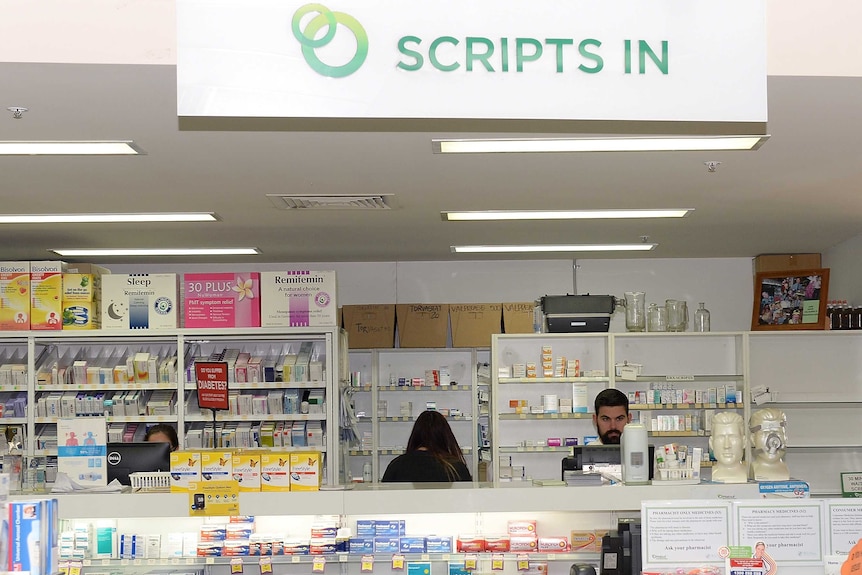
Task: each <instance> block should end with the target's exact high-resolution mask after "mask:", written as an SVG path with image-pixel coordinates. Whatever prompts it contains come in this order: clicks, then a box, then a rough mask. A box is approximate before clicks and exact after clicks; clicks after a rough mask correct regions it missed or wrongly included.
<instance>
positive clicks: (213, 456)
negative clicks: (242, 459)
mask: <svg viewBox="0 0 862 575" xmlns="http://www.w3.org/2000/svg"><path fill="white" fill-rule="evenodd" d="M232 468H233V455H232V454H231V453H230V452H229V451H203V452H201V479H203V480H204V481H229V480H230V479H231V478H232V477H233V472H232Z"/></svg>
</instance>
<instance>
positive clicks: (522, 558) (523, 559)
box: [518, 553, 530, 571]
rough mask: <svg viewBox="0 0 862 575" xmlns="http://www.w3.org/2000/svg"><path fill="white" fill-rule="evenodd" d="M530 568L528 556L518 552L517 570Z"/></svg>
mask: <svg viewBox="0 0 862 575" xmlns="http://www.w3.org/2000/svg"><path fill="white" fill-rule="evenodd" d="M529 570H530V558H529V557H527V556H526V555H524V554H523V553H519V554H518V571H529Z"/></svg>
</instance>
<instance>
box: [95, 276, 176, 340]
mask: <svg viewBox="0 0 862 575" xmlns="http://www.w3.org/2000/svg"><path fill="white" fill-rule="evenodd" d="M176 327H177V274H110V275H106V276H102V328H103V329H174V328H176Z"/></svg>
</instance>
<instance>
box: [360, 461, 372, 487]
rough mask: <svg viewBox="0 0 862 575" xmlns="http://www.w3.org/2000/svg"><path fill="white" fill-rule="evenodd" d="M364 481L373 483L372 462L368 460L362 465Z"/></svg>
mask: <svg viewBox="0 0 862 575" xmlns="http://www.w3.org/2000/svg"><path fill="white" fill-rule="evenodd" d="M362 481H363V483H371V481H372V478H371V462H370V461H366V462H365V465H363V466H362Z"/></svg>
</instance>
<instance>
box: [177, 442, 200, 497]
mask: <svg viewBox="0 0 862 575" xmlns="http://www.w3.org/2000/svg"><path fill="white" fill-rule="evenodd" d="M200 480H201V454H200V452H199V451H174V452H173V453H171V492H186V491H188V490H189V484H190V483H195V482H198V481H200Z"/></svg>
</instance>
